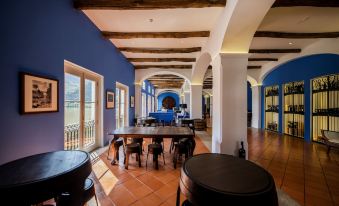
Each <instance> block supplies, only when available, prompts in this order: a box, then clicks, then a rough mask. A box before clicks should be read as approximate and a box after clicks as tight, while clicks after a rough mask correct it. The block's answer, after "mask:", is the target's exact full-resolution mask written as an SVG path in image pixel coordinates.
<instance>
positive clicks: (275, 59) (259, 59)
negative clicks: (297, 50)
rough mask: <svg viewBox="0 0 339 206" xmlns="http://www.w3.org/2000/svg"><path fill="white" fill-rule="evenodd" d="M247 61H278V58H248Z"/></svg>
mask: <svg viewBox="0 0 339 206" xmlns="http://www.w3.org/2000/svg"><path fill="white" fill-rule="evenodd" d="M248 61H250V62H256V61H278V58H248Z"/></svg>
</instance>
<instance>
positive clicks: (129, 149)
mask: <svg viewBox="0 0 339 206" xmlns="http://www.w3.org/2000/svg"><path fill="white" fill-rule="evenodd" d="M133 153H136V154H137V160H138V161H139V167H141V146H140V144H139V143H130V144H126V155H125V156H126V159H125V169H128V161H129V155H130V154H133Z"/></svg>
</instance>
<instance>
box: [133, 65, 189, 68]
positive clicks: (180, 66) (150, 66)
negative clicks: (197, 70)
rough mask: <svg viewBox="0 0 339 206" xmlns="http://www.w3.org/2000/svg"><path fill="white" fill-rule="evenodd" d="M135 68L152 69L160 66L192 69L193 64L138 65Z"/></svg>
mask: <svg viewBox="0 0 339 206" xmlns="http://www.w3.org/2000/svg"><path fill="white" fill-rule="evenodd" d="M134 68H135V69H150V68H159V69H192V65H136V66H134Z"/></svg>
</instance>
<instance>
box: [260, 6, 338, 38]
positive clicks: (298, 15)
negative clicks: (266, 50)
mask: <svg viewBox="0 0 339 206" xmlns="http://www.w3.org/2000/svg"><path fill="white" fill-rule="evenodd" d="M319 1H324V0H319ZM258 30H259V31H281V32H336V31H338V30H339V8H326V7H281V8H272V9H270V10H269V12H268V13H267V14H266V16H265V18H264V20H263V21H262V23H261V25H260V26H259V29H258Z"/></svg>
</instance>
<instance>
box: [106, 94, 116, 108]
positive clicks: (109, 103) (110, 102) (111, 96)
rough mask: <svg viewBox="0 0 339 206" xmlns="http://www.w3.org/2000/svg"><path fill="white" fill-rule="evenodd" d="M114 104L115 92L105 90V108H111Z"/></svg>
mask: <svg viewBox="0 0 339 206" xmlns="http://www.w3.org/2000/svg"><path fill="white" fill-rule="evenodd" d="M114 105H115V94H114V92H113V90H109V89H107V90H106V109H113V108H114Z"/></svg>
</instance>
